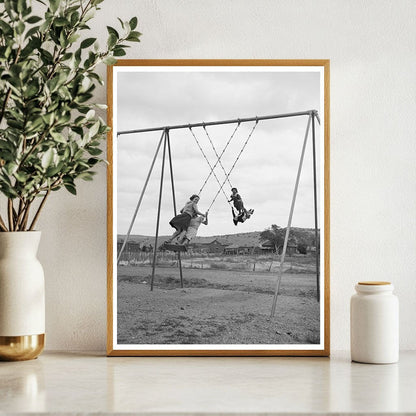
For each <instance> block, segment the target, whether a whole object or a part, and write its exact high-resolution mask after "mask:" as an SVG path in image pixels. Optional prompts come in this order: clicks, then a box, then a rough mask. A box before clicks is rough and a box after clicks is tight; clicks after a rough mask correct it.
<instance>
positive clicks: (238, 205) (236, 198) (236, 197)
mask: <svg viewBox="0 0 416 416" xmlns="http://www.w3.org/2000/svg"><path fill="white" fill-rule="evenodd" d="M231 192H232V194H231V196H230V200H229V201H228V202H231V201H233V204H234V208H235V209H236V210H237V211H238V213H239V214H242V213H243V212H244V211H245V208H244V203H243V200H242V199H241V196H240V194H239V193H238V189H237V188H231Z"/></svg>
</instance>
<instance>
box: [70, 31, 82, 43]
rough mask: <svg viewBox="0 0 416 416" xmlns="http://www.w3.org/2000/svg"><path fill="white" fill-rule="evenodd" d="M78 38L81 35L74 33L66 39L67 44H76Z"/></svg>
mask: <svg viewBox="0 0 416 416" xmlns="http://www.w3.org/2000/svg"><path fill="white" fill-rule="evenodd" d="M80 36H81V35H79V34H78V33H74V34H73V35H71V36H70V37H69V39H68V43H70V44H71V43H74V42H76V41H77V40H78V39H79V38H80Z"/></svg>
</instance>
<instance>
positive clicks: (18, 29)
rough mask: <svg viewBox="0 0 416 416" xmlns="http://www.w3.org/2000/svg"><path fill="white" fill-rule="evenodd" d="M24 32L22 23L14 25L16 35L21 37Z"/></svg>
mask: <svg viewBox="0 0 416 416" xmlns="http://www.w3.org/2000/svg"><path fill="white" fill-rule="evenodd" d="M24 31H25V24H24V23H23V22H22V21H20V22H18V23H17V25H16V33H17V34H18V35H21V34H22V33H23V32H24Z"/></svg>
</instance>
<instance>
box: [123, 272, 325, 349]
mask: <svg viewBox="0 0 416 416" xmlns="http://www.w3.org/2000/svg"><path fill="white" fill-rule="evenodd" d="M150 276H151V267H150V266H119V267H118V290H117V292H118V293H117V295H118V299H117V301H118V319H117V324H118V343H119V344H316V343H319V319H320V316H319V303H318V302H317V300H316V276H315V275H314V274H313V273H298V274H297V273H293V272H292V273H284V274H283V277H282V281H281V285H280V293H279V296H278V300H277V308H276V314H275V317H274V318H270V312H271V307H272V302H273V295H274V288H275V285H276V279H277V274H276V273H267V272H257V271H256V272H253V271H251V272H249V271H230V270H213V269H208V270H206V269H184V270H183V277H184V281H183V283H184V288H181V285H180V277H179V270H178V268H172V267H164V268H162V267H158V268H157V269H156V275H155V279H154V289H153V291H150Z"/></svg>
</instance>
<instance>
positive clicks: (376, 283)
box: [358, 281, 391, 286]
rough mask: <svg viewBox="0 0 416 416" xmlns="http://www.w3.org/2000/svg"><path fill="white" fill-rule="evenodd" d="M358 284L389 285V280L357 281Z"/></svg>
mask: <svg viewBox="0 0 416 416" xmlns="http://www.w3.org/2000/svg"><path fill="white" fill-rule="evenodd" d="M358 284H359V285H364V286H381V285H391V283H390V282H377V281H367V282H358Z"/></svg>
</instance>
